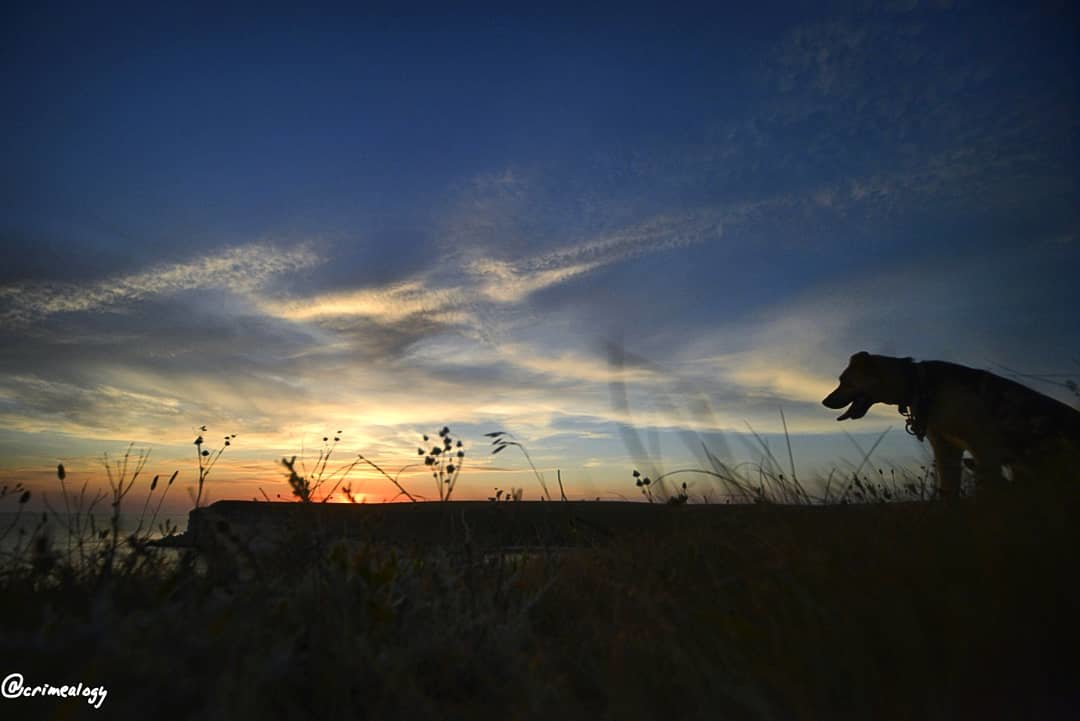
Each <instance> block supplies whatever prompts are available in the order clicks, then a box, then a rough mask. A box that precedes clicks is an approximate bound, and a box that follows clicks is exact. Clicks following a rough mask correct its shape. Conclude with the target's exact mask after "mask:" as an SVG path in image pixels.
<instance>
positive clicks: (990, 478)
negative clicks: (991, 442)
mask: <svg viewBox="0 0 1080 721" xmlns="http://www.w3.org/2000/svg"><path fill="white" fill-rule="evenodd" d="M972 455H973V456H974V457H975V486H976V488H978V489H979V490H984V489H991V488H996V487H999V486H1001V485H1002V484H1004V482H1005V478H1004V477H1003V476H1002V474H1001V466H1002V458H1001V455H1000V454H999V453H996V452H994V451H987V450H984V449H980V451H979V452H978V453H972Z"/></svg>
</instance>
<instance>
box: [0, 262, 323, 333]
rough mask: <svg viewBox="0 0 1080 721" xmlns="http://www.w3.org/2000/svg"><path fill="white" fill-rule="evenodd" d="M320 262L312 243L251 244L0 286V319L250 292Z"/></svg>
mask: <svg viewBox="0 0 1080 721" xmlns="http://www.w3.org/2000/svg"><path fill="white" fill-rule="evenodd" d="M321 262H322V259H321V258H319V257H318V256H317V255H316V253H315V250H314V247H313V246H312V245H311V244H301V245H298V246H296V247H293V248H287V249H279V248H276V247H274V246H272V245H268V244H264V243H255V244H250V245H244V246H238V247H233V248H227V249H226V250H224V251H223V252H222V253H220V254H218V255H206V256H203V257H201V258H198V259H196V260H192V261H189V262H186V263H174V264H171V265H160V266H157V267H154V268H151V269H149V270H146V271H142V272H140V273H133V274H130V275H123V276H118V277H113V278H108V279H106V280H103V281H99V282H96V283H90V284H82V283H78V282H77V281H76V282H70V283H63V284H58V283H49V284H42V283H18V284H13V285H7V286H2V287H0V303H2V305H0V324H2V325H5V326H8V327H11V326H22V325H26V324H29V323H33V322H34V321H36V320H39V319H41V318H44V317H47V316H51V315H55V314H58V313H77V312H87V311H98V310H103V309H106V308H114V307H117V306H123V305H126V304H130V303H133V302H136V301H141V300H145V299H148V298H153V297H157V296H164V295H170V294H174V293H177V292H180V291H187V290H201V289H211V288H213V289H224V290H229V291H231V292H234V293H251V292H254V291H255V290H258V289H259V288H261V287H262V286H263V285H264V284H265V283H266V282H267V281H269V280H270V279H271V278H273V277H274V276H278V275H282V274H284V273H289V272H295V271H301V270H306V269H309V268H312V267H314V266H316V265H318V264H319V263H321Z"/></svg>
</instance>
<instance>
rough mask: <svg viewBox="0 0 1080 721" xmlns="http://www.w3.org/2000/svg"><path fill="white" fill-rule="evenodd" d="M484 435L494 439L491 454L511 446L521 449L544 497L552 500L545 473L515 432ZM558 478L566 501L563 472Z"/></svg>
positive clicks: (560, 494)
mask: <svg viewBox="0 0 1080 721" xmlns="http://www.w3.org/2000/svg"><path fill="white" fill-rule="evenodd" d="M484 436H485V437H486V438H491V439H492V440H491V445H492V449H491V455H495V454H497V453H501V452H502V451H504V450H505V449H507V448H509V447H510V446H514V447H516V448H517V449H518V450H520V451H521V453H522V455H524V456H525V460H526V461H528V463H529V468H531V469H532V472H533V475H534V476H536V480H537V482H538V483H539V484H540V489H541V491H542V492H543V496H542V499H543V500H547V501H550V500H551V492H550V491H548V487H547V481H546V480H545V478H544V474H543V473H541V472H540V471H538V470H537V468H536V464H534V463H533V460H532V456H530V455H529V452H528V451H527V450H526V449H525V446H524V445H523V444H522V443H521V442H519V441H518V440H516V439H515V438H514V436H513V434H511V433H509V432H508V431H493V432H491V433H485V434H484ZM558 479H559V496H560V498H561V499H562V500H564V501H565V500H566V492H565V491H564V490H563V487H562V474H561V473H559V474H558Z"/></svg>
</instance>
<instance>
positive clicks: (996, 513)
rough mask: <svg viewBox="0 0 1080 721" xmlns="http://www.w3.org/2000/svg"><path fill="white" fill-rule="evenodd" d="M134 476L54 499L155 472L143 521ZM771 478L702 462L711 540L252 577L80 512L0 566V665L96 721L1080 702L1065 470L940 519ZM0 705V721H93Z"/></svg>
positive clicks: (651, 534) (880, 481) (986, 713)
mask: <svg viewBox="0 0 1080 721" xmlns="http://www.w3.org/2000/svg"><path fill="white" fill-rule="evenodd" d="M448 435H449V431H447V432H446V433H445V434H443V435H440V436H439V438H440V441H439V444H440V450H441V452H440V454H438V455H442V454H444V453H445V452H446V450H445V448H446V445H447V444H446V440H445V438H446V437H447V436H448ZM454 447H456V446H454ZM200 450H201V449H200ZM421 450H422V451H425V454H424V455H425V457H432V454H431V453H430V449H421ZM522 450H524V449H522ZM200 457H203V456H200ZM865 460H866V459H864V464H863V465H864V466H865V465H866V463H865ZM717 463H719V461H717ZM145 464H146V458H145V456H139V455H137V454H135V455H132V454H131V452H130V451H129V454H128V455H127V456H125V457H124V458H122V459H119V460H118V461H110V462H109V466H108V468H109V469H110V478H111V486H110V487H111V488H112V495H111V496H108V497H101V498H99V499H97V500H94V499H93V498H87V497H86V495H85V489H84V491H83V492H82V493H81V494H75V493H73V492H71V491H70V490H69V489H67V487H66V486H64V485H63V484H64V483H65V480H64V473H63V471H62V470H60V472H59V473H58V483H59V485H60V487H61V490H62V497H63V500H64V504H65V509H75V510H74V512H73V513H74V514H75V515H79V514H80V513H81V514H82V515H83V516H84V518H85V517H87V515H86V512H87V511H88V510H90V509H93V508H95V507H96V504H100V503H102V502H105V501H111V502H112V503H113V505H112V507H111V509H110V510H111V512H112V513H113V514H119V511H120V508H121V505H122V504H123V502H124V499H125V496H126V494H127V493H128V492H129V491H130V490H131V489H132V488H133V487H137V486H139V485H141V484H144V483H145V484H147V487H149V488H152V489H153V492H154V493H156V494H157V495H156V496H154V500H153V501H151V500H150V499H149V498H148V499H147V501H146V502H145V503H144V507H143V514H144V516H147V527H150V526H152V525H153V523H152V521H151V520H150V519H151V518H153V515H154V514H153V512H152V511H151V510H150V509H153V508H154V507H155V504H160V501H161V499H162V495H161V494H163V493H166V492H167V491H168V488H169V486H171V482H169V483H162V482H159V480H158V478H159V477H154V478H153V479H152V480H150V481H149V482H147V481H145V480H144V467H145ZM320 464H321V468H322V472H321V473H322V475H321V476H319V477H321V478H323V479H324V483H326V482H327V481H328V480H329V479H331V478H332V476H331V475H330V473H328V472H327V471H326V463H325V459H322V460H320ZM427 465H428V466H432V465H433V464H432V463H429V464H427ZM447 465H449V463H447ZM762 465H763V466H764V468H762V467H756V468H755V467H750V466H747V467H743V468H729V467H727V466H725V465H723V464H719V465H714V466H713V467H712V468H711V469H704V470H703V471H701V470H699V471H698V472H699V473H700V472H705V473H707V474H713V475H710V476H707V477H709V478H710V479H712V480H713V481H715V482H716V483H719V484H721V486H722V487H723V488H726V489H727V490H729V491H730V492H732V493H734V494H736V495H737V494H740V493H741V494H744V495H742V496H738V498H740V499H741V500H750V501H755V500H756V501H757V503H756V504H750V505H747V506H740V507H738V508H733V509H732V511H733V512H732V513H731V514H728V515H724V514H718V515H717V518H718V519H722V520H718V521H717V522H716V523H708V524H689V523H679V522H677V520H678V517H677V516H676V517H675V519H674V520H675V521H676V522H674V523H668V524H657V526H656V527H644V526H643V527H642V528H641V529H640V532H639V533H637V534H633V535H630V536H621V537H618V538H614V539H612V540H610V541H608V542H602V543H596V544H594V545H591V546H589V547H585V548H577V549H559V550H558V551H555V550H554V549H551V550H550V552H545V550H544V549H537V550H536V552H534V553H526V554H520V553H518V554H502V553H490V552H489V551H491V550H492V549H484V548H479V547H475V546H474V545H472V544H470V543H464V544H454V545H449V544H447V545H445V546H442V547H434V548H432V547H426V548H422V547H419V546H417V547H409V546H400V545H399V546H397V547H389V546H387V545H385V544H379V543H359V544H358V543H345V542H339V541H336V540H335V539H334V537H333V536H332V535H331V536H326V537H307V536H302V535H293V536H291V537H288V536H287V537H285V538H284V539H282V541H281V543H280V545H279V546H278V547H277V548H276V549H274V550H273V551H272V553H271V554H270V555H269V557H268V562H264V563H263V564H261V566H260V573H259V574H258V575H256V576H254V577H252V578H241V577H240V576H227V577H220V576H215V575H214V574H211V573H207V572H206V568H205V566H204V564H203V563H202V561H201V560H200V559H199V558H198V557H197V556H195V555H194V554H192V553H190V552H179V553H177V552H176V551H167V550H165V549H157V548H153V547H150V546H147V545H146V543H145V541H146V540H147V538H148V531H147V527H144V526H143V524H142V523H140V524H139V528H140V530H139V531H137V532H136V533H134V534H130V535H128V536H127V537H125V536H124V535H123V534H121V533H120V531H119V526H118V524H116V523H111V524H109V525H108V526H107V527H105V528H97V527H96V525H93V523H92V522H91V521H87V522H80V525H77V526H76V525H73V526H72V527H71V529H70V530H71V531H72V532H73V535H72V534H69V535H68V537H67V538H68V540H67V541H65V546H64V547H61V548H55V547H54V545H53V543H52V542H51V540H50V539H49V538H48V537H47V536H45V535H44V531H42V530H40V529H41V528H43V526H42V525H40V524H39V525H38V526H37V528H38V530H31V531H30V532H29V534H28V537H27V539H26V540H25V542H22V543H20V544H17V546H16V548H15V550H13V551H11V552H8V553H7V554H6V555H5V556H4V558H3V562H2V563H0V599H2V600H0V657H2V658H4V659H12V660H11V661H9V662H8V664H7V668H6V669H5V674H6V673H9V672H14V671H18V672H20V673H22V674H24V675H25V676H26V678H27V681H28V683H32V682H36V683H46V682H47V683H54V684H64V683H78V682H82V683H85V684H102V685H104V686H106V687H107V688H108V690H109V695H108V698H107V700H106V701H105V703H104V706H103V710H104V712H105V716H103V717H108V718H120V719H124V718H142V717H144V716H145V713H146V709H148V708H160V709H167V716H170V717H175V718H200V719H201V718H259V717H265V718H298V719H299V718H325V719H353V718H380V719H391V718H410V719H412V718H435V719H438V718H447V719H451V718H463V717H467V718H517V719H534V718H535V719H545V720H546V719H550V718H568V719H620V720H622V719H655V718H658V717H668V718H709V719H715V718H731V719H792V718H796V719H797V718H806V719H818V718H851V719H868V718H873V719H950V718H979V719H990V718H1044V719H1045V718H1059V717H1060V718H1066V717H1068V712H1070V711H1071V710H1072V709H1074V708H1075V707H1076V704H1077V703H1078V702H1080V692H1078V690H1077V687H1076V685H1075V683H1074V678H1075V675H1074V673H1075V670H1076V669H1075V668H1074V664H1073V663H1072V662H1070V661H1068V659H1070V658H1072V657H1074V656H1075V649H1076V648H1077V645H1078V644H1077V641H1080V633H1078V623H1077V609H1080V590H1078V584H1077V581H1076V580H1075V573H1074V566H1075V550H1076V549H1077V548H1080V524H1077V523H1076V522H1075V519H1076V518H1077V517H1078V511H1080V478H1078V477H1077V475H1078V474H1077V472H1076V470H1075V469H1071V468H1059V469H1057V470H1056V473H1057V474H1058V476H1059V477H1058V478H1057V480H1060V481H1061V482H1059V483H1047V484H1046V485H1045V487H1043V488H1040V489H1038V492H1033V491H1032V489H1006V490H1004V491H999V492H997V493H994V494H984V495H980V496H979V497H978V498H976V499H974V500H964V501H960V502H957V503H951V504H945V503H940V502H927V503H888V502H876V501H888V500H896V498H895V497H893V498H886V497H885V492H886V491H888V492H889V493H890V494H904V493H905V492H907V493H908V494H909V495H907V496H906V497H908V498H911V497H913V496H914V497H917V494H918V492H920V491H919V486H918V485H917V482H918V481H919V480H920V479H919V478H910V479H909V478H904V477H900V478H897V477H896V476H894V475H891V474H887V473H885V472H884V470H881V471H880V472H879V473H877V474H873V473H871V474H864V473H862V470H863V469H862V468H859V467H857V472H856V473H854V474H853V475H852V477H851V478H850V479H849V480H848V481H847V482H846V483H843V484H841V483H836V484H834V485H833V486H827V488H834V489H835V490H829V491H827V492H826V493H825V495H824V496H822V497H816V498H815V497H811V495H810V494H808V493H807V492H806V491H805V490H800V489H801V488H802V487H801V486H800V485H798V483H797V481H796V480H795V473H794V463H793V461H792V462H791V463H790V468H789V469H788V471H787V473H782V472H781V471H780V470H779V466H778V464H777V466H776V467H773V466H770V465H769V462H765V463H763V464H762ZM459 468H460V466H457V467H456V468H455V471H457V470H459ZM443 470H444V471H445V473H452V471H449V469H448V468H444V469H443ZM686 470H687V471H689V470H691V469H686ZM433 472H435V473H436V474H437V473H438V470H437V469H436V470H435V471H433ZM319 473H320V472H319V471H318V469H316V470H315V472H314V473H313V474H310V475H311V476H312V477H313V478H315V477H316V476H317V475H318V474H319ZM673 473H678V472H673ZM860 474H861V475H860ZM671 475H672V474H669V476H671ZM874 475H876V478H874V477H873V476H874ZM174 477H175V476H174ZM340 479H341V475H339V476H337V477H333V480H340ZM435 480H436V481H437V482H438V483H439V487H440V489H442V492H443V494H444V495H442V496H441V497H447V498H448V497H449V494H450V492H452V484H448V483H446V475H445V474H444V476H443V477H442V478H441V479H440V478H439V477H438V475H436V476H435ZM639 480H640V476H639ZM921 480H922V481H923V483H924V484H925V482H927V481H928V480H929V481H931V482H932V478H930V477H928V476H925V475H924V477H923V478H922V479H921ZM908 483H910V484H912V485H911V489H909V490H907V491H905V484H908ZM665 484H668V486H669V488H668V491H667V495H665V496H664V497H663V498H660V497H658V498H657V499H656V500H668V499H670V498H673V497H674V498H678V497H679V494H680V493H681V492H683V491H684V490H685V489H684V487H683V486H682V485H680V484H679V483H677V482H675V481H673V480H672V479H671V478H670V477H669V478H667V479H660V480H659V482H655V481H654V482H651V483H650V486H654V487H655V488H658V489H659V488H660V487H661V486H664V485H665ZM317 485H318V481H315V482H314V483H312V482H309V485H308V486H307V488H308V489H309V490H310V489H312V488H313V487H314V486H317ZM447 486H449V488H446V487H447ZM327 487H329V486H327ZM658 492H659V491H658ZM921 492H923V493H925V488H923V489H922V491H921ZM24 495H25V491H24V490H23V489H14V490H12V489H8V491H7V492H6V493H5V494H3V495H0V503H4V504H7V503H11V504H12V508H11V510H16V511H17V509H19V508H23V507H25V500H23V499H24ZM313 497H314V494H309V500H311V499H312V498H313ZM790 498H794V499H801V500H800V502H799V503H798V504H796V505H784V504H778V503H772V502H770V501H775V500H783V499H790ZM20 500H22V501H23V502H22V503H20ZM822 501H832V503H828V504H824V503H822ZM840 501H846V502H847V503H846V504H844V503H840ZM453 509H454V504H452V503H448V504H446V512H447V513H453V512H454V511H453ZM4 510H9V509H8V507H7V506H4ZM691 510H693V509H687V508H682V507H679V505H674V506H672V505H668V504H664V505H658V506H656V507H654V508H651V509H650V511H655V513H656V514H658V515H657V517H658V518H661V517H663V518H668V517H670V516H671V515H672V514H680V513H686V512H687V511H691ZM718 510H722V509H718ZM56 513H57V514H61V511H60V510H59V509H57V511H56ZM73 513H72V512H64V513H62V514H61V515H62V517H64V518H67V519H69V520H70V519H71V518H72V516H73ZM661 514H667V515H661ZM88 517H89V518H91V519H92V518H93V517H92V516H88ZM116 517H118V515H117V516H116ZM73 523H74V522H73ZM661 528H662V529H664V530H660V529H661ZM169 530H170V529H158V532H168V531H169ZM102 532H104V535H102ZM0 703H3V713H4V717H5V718H15V717H17V716H18V715H23V714H25V715H26V717H38V718H48V717H52V716H53V715H61V714H64V715H66V714H70V715H73V716H78V715H81V714H87V715H90V714H94V713H98V712H95V711H93V710H90V709H89V708H88V707H86V708H84V706H87V705H86V704H85V702H83V701H80V700H58V699H19V700H2V701H0ZM9 711H12V712H13V714H9Z"/></svg>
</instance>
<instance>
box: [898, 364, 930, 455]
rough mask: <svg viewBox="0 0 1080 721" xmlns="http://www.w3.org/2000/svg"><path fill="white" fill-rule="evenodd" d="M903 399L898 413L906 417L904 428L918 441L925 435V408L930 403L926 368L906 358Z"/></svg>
mask: <svg viewBox="0 0 1080 721" xmlns="http://www.w3.org/2000/svg"><path fill="white" fill-rule="evenodd" d="M905 360H906V361H907V363H906V366H907V367H906V373H905V375H906V378H905V383H904V385H905V389H904V400H903V401H902V402H901V403H900V415H902V416H904V418H905V419H906V421H905V423H904V429H905V430H906V431H907V432H908V433H910V434H911V435H913V436H915V437H916V438H918V439H919V440H920V441H921V440H922V439H923V438H925V437H926V410H927V406H928V405H929V403H930V394H929V390H930V389H929V388H928V387H927V383H926V370H925V369H924V368H923V365H922V363H918V362H916V361H914V360H912V359H911V358H906V359H905Z"/></svg>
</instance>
